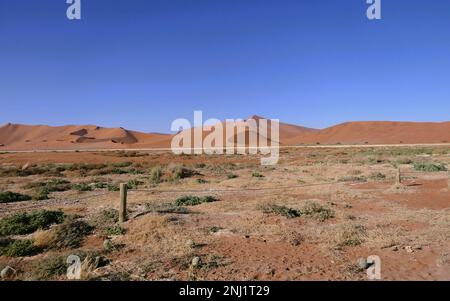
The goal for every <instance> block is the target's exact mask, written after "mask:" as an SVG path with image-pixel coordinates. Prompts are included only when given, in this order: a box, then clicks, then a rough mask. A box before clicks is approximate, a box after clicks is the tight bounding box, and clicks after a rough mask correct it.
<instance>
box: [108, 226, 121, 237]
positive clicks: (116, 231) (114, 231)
mask: <svg viewBox="0 0 450 301" xmlns="http://www.w3.org/2000/svg"><path fill="white" fill-rule="evenodd" d="M125 233H126V230H125V229H124V228H123V227H121V226H118V225H116V226H113V227H108V228H106V234H107V235H124V234H125Z"/></svg>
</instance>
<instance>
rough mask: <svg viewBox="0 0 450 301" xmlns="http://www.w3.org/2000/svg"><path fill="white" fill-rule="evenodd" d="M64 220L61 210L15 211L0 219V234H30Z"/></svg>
mask: <svg viewBox="0 0 450 301" xmlns="http://www.w3.org/2000/svg"><path fill="white" fill-rule="evenodd" d="M63 220H64V213H63V212H62V211H46V210H41V211H35V212H32V213H17V214H14V215H12V216H9V217H5V218H2V219H1V220H0V235H3V236H6V235H23V234H30V233H33V232H34V231H36V230H38V229H46V228H47V227H49V226H50V225H53V224H60V223H62V222H63Z"/></svg>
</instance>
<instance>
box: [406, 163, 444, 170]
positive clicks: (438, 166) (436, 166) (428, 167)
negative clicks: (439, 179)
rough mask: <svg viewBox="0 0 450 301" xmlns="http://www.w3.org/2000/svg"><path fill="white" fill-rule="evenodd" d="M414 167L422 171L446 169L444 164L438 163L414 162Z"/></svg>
mask: <svg viewBox="0 0 450 301" xmlns="http://www.w3.org/2000/svg"><path fill="white" fill-rule="evenodd" d="M414 169H415V170H417V171H424V172H437V171H447V167H446V166H445V165H444V164H438V163H415V164H414Z"/></svg>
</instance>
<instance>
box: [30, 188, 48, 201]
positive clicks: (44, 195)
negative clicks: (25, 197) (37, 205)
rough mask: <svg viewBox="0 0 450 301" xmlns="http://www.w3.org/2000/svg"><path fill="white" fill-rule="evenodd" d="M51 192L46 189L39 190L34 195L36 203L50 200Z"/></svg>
mask: <svg viewBox="0 0 450 301" xmlns="http://www.w3.org/2000/svg"><path fill="white" fill-rule="evenodd" d="M49 194H50V191H48V189H47V188H46V187H42V188H39V189H38V190H37V191H36V193H35V194H34V195H33V199H34V200H36V201H43V200H48V199H49V198H50V197H49Z"/></svg>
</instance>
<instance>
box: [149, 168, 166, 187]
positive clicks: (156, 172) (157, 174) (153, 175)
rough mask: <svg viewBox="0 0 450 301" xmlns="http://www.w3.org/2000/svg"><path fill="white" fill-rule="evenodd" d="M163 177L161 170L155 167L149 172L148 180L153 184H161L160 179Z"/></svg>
mask: <svg viewBox="0 0 450 301" xmlns="http://www.w3.org/2000/svg"><path fill="white" fill-rule="evenodd" d="M162 176H163V170H162V168H161V166H155V167H153V168H152V169H151V170H150V179H151V181H152V182H153V183H155V184H158V183H161V178H162Z"/></svg>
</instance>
